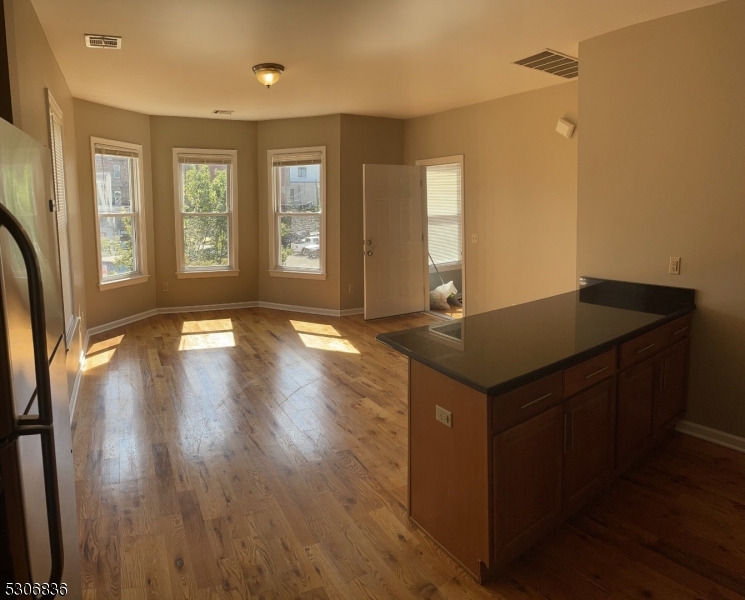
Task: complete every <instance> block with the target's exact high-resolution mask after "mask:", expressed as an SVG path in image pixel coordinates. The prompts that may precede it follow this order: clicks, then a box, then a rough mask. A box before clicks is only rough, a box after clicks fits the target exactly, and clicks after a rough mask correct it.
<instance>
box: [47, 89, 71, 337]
mask: <svg viewBox="0 0 745 600" xmlns="http://www.w3.org/2000/svg"><path fill="white" fill-rule="evenodd" d="M49 129H50V134H51V135H50V140H51V146H52V147H51V150H52V176H53V183H54V199H55V207H56V214H57V243H58V245H59V261H60V276H61V278H62V308H63V311H64V317H65V345H66V347H68V348H69V347H70V342H71V341H72V336H73V334H74V333H75V323H76V320H75V314H74V302H73V285H72V266H71V259H70V243H69V236H68V226H67V194H66V191H65V156H64V152H63V149H62V112H61V111H60V109H59V107H58V106H57V104H56V103H55V102H54V100H53V99H52V97H51V95H50V96H49Z"/></svg>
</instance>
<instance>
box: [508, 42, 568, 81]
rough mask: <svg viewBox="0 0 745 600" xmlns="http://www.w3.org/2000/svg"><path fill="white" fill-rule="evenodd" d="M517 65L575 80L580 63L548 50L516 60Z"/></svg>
mask: <svg viewBox="0 0 745 600" xmlns="http://www.w3.org/2000/svg"><path fill="white" fill-rule="evenodd" d="M515 64H516V65H520V66H523V67H528V68H529V69H536V70H538V71H544V72H546V73H551V74H552V75H558V76H559V77H563V78H564V79H574V78H575V77H577V75H579V61H578V60H577V59H576V58H573V57H571V56H567V55H566V54H562V53H561V52H556V51H554V50H549V49H548V48H546V49H545V50H544V51H543V52H539V53H538V54H534V55H533V56H529V57H528V58H523V59H522V60H516V61H515Z"/></svg>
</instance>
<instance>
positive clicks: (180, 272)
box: [173, 148, 240, 279]
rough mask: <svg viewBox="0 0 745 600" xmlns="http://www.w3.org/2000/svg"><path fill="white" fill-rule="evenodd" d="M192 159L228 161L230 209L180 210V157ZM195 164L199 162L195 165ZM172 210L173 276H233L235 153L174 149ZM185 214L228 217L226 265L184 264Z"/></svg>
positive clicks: (235, 254) (235, 267) (235, 261)
mask: <svg viewBox="0 0 745 600" xmlns="http://www.w3.org/2000/svg"><path fill="white" fill-rule="evenodd" d="M182 155H186V156H193V157H198V158H201V159H203V160H207V159H209V158H221V159H223V160H224V159H225V158H229V159H230V169H229V170H228V174H229V177H228V190H229V193H228V198H227V206H226V208H228V209H229V210H228V211H227V212H225V213H184V212H183V210H182V200H183V191H182V187H181V169H180V168H179V165H180V163H179V156H182ZM195 164H198V163H195ZM173 208H174V225H175V228H176V277H177V278H178V279H200V278H206V277H235V276H237V275H238V273H240V269H239V268H238V151H237V150H229V149H207V148H173ZM184 214H187V215H189V214H190V215H193V216H207V215H208V214H210V215H226V216H227V218H228V264H227V265H226V266H224V267H222V266H212V267H189V268H187V267H186V266H185V265H184Z"/></svg>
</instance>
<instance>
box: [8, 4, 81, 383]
mask: <svg viewBox="0 0 745 600" xmlns="http://www.w3.org/2000/svg"><path fill="white" fill-rule="evenodd" d="M5 9H6V28H7V33H8V46H9V47H8V54H9V58H10V61H11V68H12V73H11V76H12V87H13V89H12V90H11V91H12V94H13V112H14V124H15V125H16V126H17V127H19V128H20V129H22V130H23V131H25V132H26V133H28V134H29V135H30V136H31V137H33V138H35V139H36V140H37V141H39V142H40V143H42V144H44V145H45V146H47V147H49V114H48V112H47V101H46V89H47V88H48V89H49V90H51V92H52V96H53V97H54V99H55V101H56V102H57V104H58V105H59V107H60V108H61V109H62V113H63V128H64V130H63V141H62V143H63V152H64V157H65V159H64V160H65V183H66V192H67V214H68V220H69V237H70V239H69V241H70V251H71V258H72V262H73V296H74V308H73V310H74V313H75V314H76V315H78V316H80V317H82V318H81V322H80V325H79V327H78V331H77V333H76V334H75V337H74V339H73V341H72V345H71V347H70V351H69V352H68V354H67V374H68V386H69V388H70V391H72V386H73V383H74V380H75V376H76V375H77V372H78V365H79V360H80V353H81V349H82V344H83V340H84V339H85V332H86V330H87V323H86V319H85V316H86V301H85V300H86V298H85V278H84V274H83V269H82V267H81V265H82V257H83V248H82V242H81V240H82V234H81V215H80V202H79V198H78V174H77V152H76V144H75V126H76V122H75V113H74V109H73V99H72V95H71V94H70V89H69V88H68V87H67V82H66V81H65V78H64V76H63V74H62V71H61V69H60V67H59V65H58V64H57V60H56V59H55V57H54V54H52V50H51V48H50V47H49V43H48V42H47V38H46V36H45V34H44V30H43V29H42V27H41V24H40V23H39V19H38V18H37V16H36V12H35V11H34V8H33V6H32V5H31V2H30V0H6V2H5Z"/></svg>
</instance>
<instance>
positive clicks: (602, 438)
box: [564, 381, 615, 511]
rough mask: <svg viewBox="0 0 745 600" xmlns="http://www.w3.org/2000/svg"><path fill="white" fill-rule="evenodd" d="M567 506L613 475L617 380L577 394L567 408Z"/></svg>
mask: <svg viewBox="0 0 745 600" xmlns="http://www.w3.org/2000/svg"><path fill="white" fill-rule="evenodd" d="M564 432H565V433H564V435H565V439H564V510H565V511H572V510H574V509H575V508H578V507H579V506H580V505H582V504H583V503H584V501H585V500H587V499H588V498H589V497H590V496H592V495H593V494H594V493H595V492H596V491H597V490H598V489H600V488H601V487H603V485H605V483H606V482H607V481H608V479H609V478H610V477H611V476H612V473H613V465H614V458H615V455H614V454H615V453H614V450H615V402H614V390H613V382H612V381H605V382H603V383H601V384H599V385H596V386H595V387H593V388H590V389H589V390H587V391H586V392H583V393H581V394H580V395H578V396H575V397H574V398H572V399H571V400H569V401H568V402H567V403H566V404H565V408H564Z"/></svg>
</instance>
